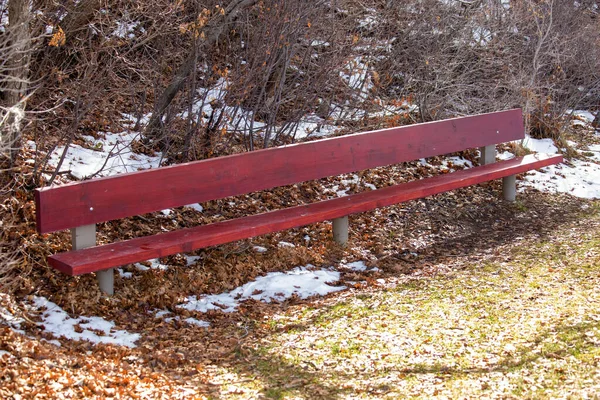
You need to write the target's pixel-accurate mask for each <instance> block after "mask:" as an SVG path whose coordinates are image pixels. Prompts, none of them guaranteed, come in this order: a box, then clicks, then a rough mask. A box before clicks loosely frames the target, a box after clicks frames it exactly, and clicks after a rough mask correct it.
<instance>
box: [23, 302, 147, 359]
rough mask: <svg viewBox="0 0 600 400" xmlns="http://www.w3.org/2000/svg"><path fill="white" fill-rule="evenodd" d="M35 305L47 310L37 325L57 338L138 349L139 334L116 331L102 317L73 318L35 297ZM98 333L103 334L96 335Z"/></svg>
mask: <svg viewBox="0 0 600 400" xmlns="http://www.w3.org/2000/svg"><path fill="white" fill-rule="evenodd" d="M33 305H34V306H35V307H36V308H37V309H42V308H45V311H42V313H41V317H42V322H38V323H37V325H38V326H41V327H43V329H44V330H45V331H46V332H49V333H51V334H52V335H54V336H57V337H64V338H66V339H69V340H77V341H81V340H86V341H88V342H91V343H94V344H98V343H107V344H115V345H119V346H126V347H136V345H135V342H136V341H137V340H139V338H140V335H139V334H138V333H129V332H127V331H124V330H117V329H115V323H114V322H112V321H107V320H105V319H104V318H101V317H85V316H82V317H77V318H71V317H70V316H69V315H68V314H67V313H66V312H65V311H64V310H63V309H62V308H60V307H59V306H58V305H56V304H55V303H53V302H51V301H49V300H48V299H46V298H44V297H38V296H34V297H33ZM75 326H79V327H80V328H81V329H82V331H81V332H77V331H76V330H75ZM98 331H99V332H101V334H98V333H96V332H98Z"/></svg>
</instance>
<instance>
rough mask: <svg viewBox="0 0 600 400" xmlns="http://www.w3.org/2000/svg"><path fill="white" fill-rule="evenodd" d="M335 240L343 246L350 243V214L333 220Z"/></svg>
mask: <svg viewBox="0 0 600 400" xmlns="http://www.w3.org/2000/svg"><path fill="white" fill-rule="evenodd" d="M333 240H334V241H335V242H336V243H338V244H341V245H342V246H345V245H346V243H348V216H345V217H341V218H336V219H334V220H333Z"/></svg>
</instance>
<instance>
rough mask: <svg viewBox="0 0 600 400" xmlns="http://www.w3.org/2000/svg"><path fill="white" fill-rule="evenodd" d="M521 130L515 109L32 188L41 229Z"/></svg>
mask: <svg viewBox="0 0 600 400" xmlns="http://www.w3.org/2000/svg"><path fill="white" fill-rule="evenodd" d="M522 138H523V125H522V116H521V110H519V109H516V110H509V111H502V112H497V113H490V114H482V115H477V116H470V117H464V118H455V119H449V120H445V121H437V122H430V123H425V124H417V125H410V126H404V127H399V128H391V129H384V130H379V131H373V132H365V133H358V134H354V135H348V136H342V137H337V138H329V139H323V140H318V141H314V142H308V143H301V144H295V145H289V146H283V147H276V148H271V149H265V150H259V151H254V152H250V153H244V154H236V155H232V156H227V157H219V158H215V159H210V160H202V161H198V162H192V163H187V164H180V165H175V166H171V167H165V168H158V169H154V170H148V171H141V172H134V173H129V174H123V175H118V176H114V177H107V178H100V179H94V180H90V181H86V182H79V183H73V184H69V185H65V186H61V187H55V188H45V189H41V190H39V191H37V192H36V206H37V209H36V212H37V229H38V231H39V232H40V233H46V232H52V231H57V230H61V229H66V228H71V227H76V226H81V225H89V224H95V223H98V222H103V221H108V220H111V219H118V218H123V217H127V216H132V215H138V214H143V213H147V212H153V211H157V210H161V209H165V208H172V207H178V206H182V205H186V204H192V203H202V202H205V201H208V200H216V199H220V198H224V197H228V196H236V195H240V194H245V193H250V192H253V191H258V190H263V189H269V188H272V187H276V186H283V185H288V184H292V183H298V182H303V181H308V180H312V179H320V178H324V177H327V176H333V175H339V174H342V173H348V172H354V171H360V170H364V169H368V168H374V167H379V166H384V165H390V164H395V163H400V162H404V161H412V160H415V159H419V158H424V157H431V156H435V155H441V154H447V153H452V152H456V151H461V150H465V149H467V148H474V147H480V146H485V145H490V144H496V143H501V142H506V141H510V140H517V139H522Z"/></svg>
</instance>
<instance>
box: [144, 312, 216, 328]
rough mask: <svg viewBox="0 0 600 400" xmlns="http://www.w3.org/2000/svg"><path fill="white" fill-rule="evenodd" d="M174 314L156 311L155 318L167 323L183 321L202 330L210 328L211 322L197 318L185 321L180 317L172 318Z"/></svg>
mask: <svg viewBox="0 0 600 400" xmlns="http://www.w3.org/2000/svg"><path fill="white" fill-rule="evenodd" d="M171 314H172V313H171V312H170V311H166V310H158V311H156V313H155V314H154V317H155V318H163V319H164V321H165V322H173V321H183V322H185V323H187V324H190V325H194V326H199V327H200V328H208V327H209V326H210V323H209V322H206V321H202V320H199V319H196V318H191V317H190V318H185V319H183V320H182V319H181V318H180V317H179V316H174V317H171V316H170V315H171Z"/></svg>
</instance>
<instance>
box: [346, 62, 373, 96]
mask: <svg viewBox="0 0 600 400" xmlns="http://www.w3.org/2000/svg"><path fill="white" fill-rule="evenodd" d="M369 72H370V69H369V66H368V64H367V63H366V62H365V61H364V60H363V59H362V57H355V58H354V59H352V60H350V61H348V63H347V64H346V66H345V67H344V69H343V70H342V71H340V77H341V78H342V79H343V80H344V81H345V82H346V84H347V85H348V86H349V87H350V88H351V89H353V90H355V91H357V92H358V97H359V98H362V99H367V98H368V97H369V91H370V90H371V89H372V88H373V82H371V77H370V76H369Z"/></svg>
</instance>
